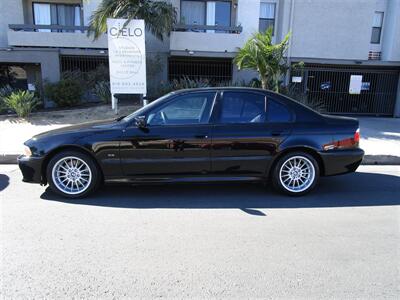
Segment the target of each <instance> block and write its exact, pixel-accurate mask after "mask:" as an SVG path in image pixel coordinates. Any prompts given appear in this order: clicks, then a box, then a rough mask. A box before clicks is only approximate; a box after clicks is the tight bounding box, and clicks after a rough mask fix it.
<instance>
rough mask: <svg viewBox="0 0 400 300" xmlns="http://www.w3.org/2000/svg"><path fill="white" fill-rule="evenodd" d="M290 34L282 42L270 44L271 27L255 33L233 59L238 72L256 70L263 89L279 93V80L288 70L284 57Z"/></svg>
mask: <svg viewBox="0 0 400 300" xmlns="http://www.w3.org/2000/svg"><path fill="white" fill-rule="evenodd" d="M289 38H290V33H288V34H287V35H286V36H285V38H284V39H283V41H282V42H280V43H278V44H276V45H273V44H272V27H270V28H268V30H267V31H266V32H265V33H261V32H258V33H255V34H254V35H253V36H252V37H251V38H250V39H249V40H248V41H247V42H246V44H245V45H244V46H243V48H240V49H239V52H238V53H237V55H236V57H235V60H234V61H235V63H236V65H237V67H238V69H239V70H241V69H253V70H257V72H258V73H259V75H260V79H261V86H262V88H263V89H270V90H274V91H276V92H278V91H279V80H280V79H281V77H282V75H283V74H285V73H286V71H287V70H288V66H287V62H286V58H285V57H284V55H285V52H286V50H287V47H288V42H289Z"/></svg>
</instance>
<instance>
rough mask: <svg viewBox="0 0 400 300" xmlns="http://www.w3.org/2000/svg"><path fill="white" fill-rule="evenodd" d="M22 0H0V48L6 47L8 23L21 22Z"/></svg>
mask: <svg viewBox="0 0 400 300" xmlns="http://www.w3.org/2000/svg"><path fill="white" fill-rule="evenodd" d="M23 23H24V12H23V5H22V0H0V48H3V47H8V41H7V31H8V24H23Z"/></svg>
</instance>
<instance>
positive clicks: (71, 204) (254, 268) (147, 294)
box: [0, 165, 400, 299]
mask: <svg viewBox="0 0 400 300" xmlns="http://www.w3.org/2000/svg"><path fill="white" fill-rule="evenodd" d="M20 180H21V175H20V173H19V170H18V169H17V166H16V165H0V203H1V225H2V226H1V227H2V228H1V231H2V235H1V254H2V265H1V268H0V269H1V283H2V290H1V295H0V298H6V299H8V298H24V299H31V298H47V299H63V298H72V297H74V298H102V299H110V298H123V297H129V298H132V297H141V298H155V297H169V298H240V299H243V298H256V297H262V298H281V299H288V298H307V299H322V298H337V299H354V298H357V299H382V298H386V299H399V297H400V210H399V205H400V166H362V167H360V168H359V171H358V172H357V173H354V174H349V175H343V176H337V177H330V178H323V179H322V180H321V182H320V185H319V187H318V188H317V189H316V190H315V191H313V193H312V194H310V195H308V196H305V197H302V198H290V197H286V196H282V195H279V194H277V193H275V192H274V191H273V190H271V189H270V188H265V187H263V186H261V185H256V184H231V185H228V184H218V185H193V184H189V185H166V186H143V187H134V186H132V187H131V186H128V187H121V186H114V187H105V188H102V189H101V190H100V191H99V192H98V193H97V194H96V195H94V196H93V197H90V198H88V199H81V200H74V201H73V200H65V199H62V198H59V197H58V196H55V195H54V194H52V193H51V192H49V191H48V190H46V188H45V187H41V186H39V185H33V184H27V183H22V182H21V181H20Z"/></svg>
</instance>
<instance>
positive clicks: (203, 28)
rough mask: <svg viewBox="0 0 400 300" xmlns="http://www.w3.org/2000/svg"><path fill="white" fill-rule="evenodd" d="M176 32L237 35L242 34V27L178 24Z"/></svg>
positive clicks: (175, 27) (175, 28)
mask: <svg viewBox="0 0 400 300" xmlns="http://www.w3.org/2000/svg"><path fill="white" fill-rule="evenodd" d="M173 30H174V31H190V32H207V31H214V32H217V33H218V32H223V33H236V34H239V33H241V32H242V30H243V28H242V26H220V25H197V24H190V25H189V24H177V25H175V26H174V28H173Z"/></svg>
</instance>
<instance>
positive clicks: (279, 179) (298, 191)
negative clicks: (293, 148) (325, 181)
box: [272, 152, 320, 196]
mask: <svg viewBox="0 0 400 300" xmlns="http://www.w3.org/2000/svg"><path fill="white" fill-rule="evenodd" d="M319 173H320V171H319V166H318V162H317V161H316V160H315V158H314V157H313V156H312V155H310V154H308V153H303V152H293V153H289V154H286V155H284V156H283V157H281V158H280V159H279V160H278V162H277V164H276V165H275V168H274V170H273V178H272V181H273V183H274V186H275V187H276V188H277V189H278V190H279V191H281V192H283V193H285V194H287V195H290V196H302V195H305V194H307V193H308V192H310V191H311V190H312V189H313V188H314V187H315V186H316V185H317V183H318V180H319Z"/></svg>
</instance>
